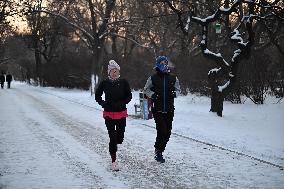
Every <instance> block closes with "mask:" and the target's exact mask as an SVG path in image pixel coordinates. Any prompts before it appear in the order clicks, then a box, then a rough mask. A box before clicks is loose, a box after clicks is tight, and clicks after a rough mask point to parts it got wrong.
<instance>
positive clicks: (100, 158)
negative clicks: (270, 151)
mask: <svg viewBox="0 0 284 189" xmlns="http://www.w3.org/2000/svg"><path fill="white" fill-rule="evenodd" d="M0 104H1V106H0V162H1V164H0V188H12V189H17V188H56V189H57V188H72V189H73V188H82V189H83V188H84V189H85V188H248V187H256V188H268V187H270V188H283V187H284V171H283V170H280V169H279V168H276V167H273V166H270V165H267V164H263V163H260V162H258V161H254V160H252V159H250V158H247V157H243V156H239V155H236V154H234V153H230V152H227V151H224V150H220V149H218V148H214V147H210V146H207V145H204V144H200V143H196V142H194V141H191V140H188V139H186V138H182V137H178V136H172V137H171V140H170V143H169V145H168V148H167V152H166V153H165V157H166V163H165V164H158V163H156V162H155V161H154V159H153V143H154V140H155V131H154V130H153V129H152V128H149V127H145V126H143V125H141V124H140V123H139V120H135V119H129V121H128V124H127V129H126V135H125V141H124V143H123V144H122V145H120V146H119V151H118V159H119V164H120V167H121V171H119V172H112V171H111V170H110V157H109V155H108V136H107V131H106V129H105V126H104V121H103V119H102V118H101V112H100V110H99V109H95V108H90V107H87V106H82V105H80V104H77V103H73V102H70V101H67V100H64V99H61V98H58V97H56V96H52V95H49V94H46V93H43V92H42V91H41V90H39V89H37V88H34V87H27V86H25V85H18V86H17V87H16V88H12V89H10V90H2V91H0Z"/></svg>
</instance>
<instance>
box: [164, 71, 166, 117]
mask: <svg viewBox="0 0 284 189" xmlns="http://www.w3.org/2000/svg"><path fill="white" fill-rule="evenodd" d="M164 112H166V77H165V76H164Z"/></svg>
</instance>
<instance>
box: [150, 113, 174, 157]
mask: <svg viewBox="0 0 284 189" xmlns="http://www.w3.org/2000/svg"><path fill="white" fill-rule="evenodd" d="M153 116H154V119H155V122H156V130H157V137H156V142H155V145H154V147H155V149H156V150H158V151H160V152H163V151H164V150H165V148H166V145H167V143H168V141H169V139H170V136H171V133H172V132H171V131H172V122H173V117H174V112H167V113H161V112H153Z"/></svg>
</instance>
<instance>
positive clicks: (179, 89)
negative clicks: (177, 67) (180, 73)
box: [175, 77, 181, 96]
mask: <svg viewBox="0 0 284 189" xmlns="http://www.w3.org/2000/svg"><path fill="white" fill-rule="evenodd" d="M175 92H176V96H180V95H181V88H180V84H179V80H178V78H177V77H176V82H175Z"/></svg>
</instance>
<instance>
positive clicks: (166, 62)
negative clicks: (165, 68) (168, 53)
mask: <svg viewBox="0 0 284 189" xmlns="http://www.w3.org/2000/svg"><path fill="white" fill-rule="evenodd" d="M160 64H168V61H166V60H163V61H161V62H160Z"/></svg>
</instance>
